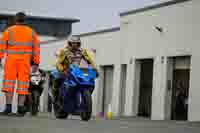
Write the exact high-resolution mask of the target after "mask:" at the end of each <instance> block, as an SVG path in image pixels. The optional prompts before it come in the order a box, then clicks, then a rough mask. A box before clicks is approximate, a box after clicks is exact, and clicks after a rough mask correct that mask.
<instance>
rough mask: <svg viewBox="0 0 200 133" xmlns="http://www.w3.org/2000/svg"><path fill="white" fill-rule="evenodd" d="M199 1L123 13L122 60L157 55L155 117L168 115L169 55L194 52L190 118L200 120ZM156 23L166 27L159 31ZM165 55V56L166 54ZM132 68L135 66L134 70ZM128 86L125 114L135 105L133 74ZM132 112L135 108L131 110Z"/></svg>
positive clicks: (155, 62) (154, 56)
mask: <svg viewBox="0 0 200 133" xmlns="http://www.w3.org/2000/svg"><path fill="white" fill-rule="evenodd" d="M199 7H200V1H198V0H191V1H188V2H183V3H178V4H174V5H170V6H166V7H162V8H157V9H153V10H148V11H145V12H140V13H136V14H130V15H126V16H123V17H121V26H120V28H121V35H122V36H121V41H122V42H124V43H123V47H122V51H121V53H122V54H121V58H122V62H121V63H129V61H130V60H131V58H133V59H138V58H154V86H153V98H152V100H153V101H152V119H164V118H165V115H166V114H165V113H164V112H165V106H164V103H165V99H164V98H165V94H166V78H167V76H166V75H167V72H166V69H167V67H166V66H167V62H166V60H167V58H165V57H167V56H180V55H192V57H191V60H192V64H191V68H192V71H191V79H190V96H189V120H191V121H195V120H200V116H199V115H198V112H200V108H199V106H200V103H199V102H198V101H199V98H198V97H199V93H200V91H199V87H198V86H199V83H198V75H199V74H200V71H199V69H198V68H199V66H200V63H199V61H198V57H199V56H200V54H199V52H198V50H199V48H200V47H199V45H198V44H199V43H200V41H199V39H198V38H199V34H200V26H199V23H200V17H199V15H198V14H199ZM155 26H159V27H162V28H163V33H160V32H158V31H157V30H156V29H155ZM163 57H164V58H163ZM129 67H130V70H129V72H131V73H132V71H134V65H132V64H130V65H129ZM131 69H133V70H132V71H131ZM128 79H129V81H127V88H126V90H129V92H128V93H131V94H129V95H130V96H129V97H130V98H127V102H126V104H127V105H126V107H127V108H129V109H126V110H127V111H126V112H125V115H131V114H132V115H135V114H134V113H131V110H132V109H131V108H132V107H133V106H134V105H132V103H130V101H129V100H131V96H132V95H134V94H133V91H132V89H134V83H133V81H134V80H135V79H134V77H133V76H132V75H129V77H128ZM132 112H133V111H132Z"/></svg>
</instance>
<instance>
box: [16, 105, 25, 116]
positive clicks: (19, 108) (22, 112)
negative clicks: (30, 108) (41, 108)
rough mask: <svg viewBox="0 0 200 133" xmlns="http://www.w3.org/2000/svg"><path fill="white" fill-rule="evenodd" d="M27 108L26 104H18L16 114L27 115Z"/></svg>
mask: <svg viewBox="0 0 200 133" xmlns="http://www.w3.org/2000/svg"><path fill="white" fill-rule="evenodd" d="M26 112H27V110H26V107H25V106H18V108H17V113H16V116H18V117H23V116H25V114H26Z"/></svg>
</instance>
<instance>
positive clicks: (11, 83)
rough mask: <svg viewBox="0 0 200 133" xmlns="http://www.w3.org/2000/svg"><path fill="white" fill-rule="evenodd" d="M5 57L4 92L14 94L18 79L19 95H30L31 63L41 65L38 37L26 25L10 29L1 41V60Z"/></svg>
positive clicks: (4, 33) (5, 32)
mask: <svg viewBox="0 0 200 133" xmlns="http://www.w3.org/2000/svg"><path fill="white" fill-rule="evenodd" d="M4 55H6V60H5V65H4V80H3V89H2V91H3V92H7V93H8V94H9V93H13V92H14V88H15V82H16V79H17V86H18V87H17V93H18V94H22V95H26V94H28V88H29V81H30V79H29V75H30V67H31V63H32V64H36V65H39V63H40V45H39V39H38V35H37V34H36V33H35V32H34V31H33V30H32V29H31V28H29V27H28V26H25V25H14V26H11V27H9V28H8V29H7V30H6V31H4V32H3V34H2V37H1V39H0V58H3V57H4Z"/></svg>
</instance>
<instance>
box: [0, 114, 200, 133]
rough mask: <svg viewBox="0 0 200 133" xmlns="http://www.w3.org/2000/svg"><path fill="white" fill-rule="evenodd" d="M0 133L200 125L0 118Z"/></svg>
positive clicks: (183, 129)
mask: <svg viewBox="0 0 200 133" xmlns="http://www.w3.org/2000/svg"><path fill="white" fill-rule="evenodd" d="M0 133H200V123H198V122H196V123H195V122H194V123H192V122H191V123H189V122H180V121H179V122H178V121H150V120H144V119H135V118H121V119H115V120H95V119H92V120H90V121H88V122H84V121H81V120H80V119H79V118H78V117H76V118H73V119H72V118H70V117H69V119H66V120H57V119H55V118H53V117H47V116H38V117H30V116H26V117H22V118H20V117H13V116H12V117H6V116H0Z"/></svg>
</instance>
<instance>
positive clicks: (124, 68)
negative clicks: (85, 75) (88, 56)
mask: <svg viewBox="0 0 200 133" xmlns="http://www.w3.org/2000/svg"><path fill="white" fill-rule="evenodd" d="M199 10H200V1H199V0H174V1H170V2H165V3H162V4H158V5H153V6H150V7H145V8H142V9H137V10H133V11H128V12H125V13H121V14H120V28H114V29H108V30H103V31H97V32H93V33H86V34H82V35H80V36H81V39H82V41H83V44H84V45H85V46H87V47H92V48H96V50H97V53H96V61H97V64H98V65H99V68H100V71H101V76H100V78H99V79H98V81H97V89H96V92H95V94H94V98H95V105H96V106H94V109H95V110H94V113H97V112H100V111H106V109H107V106H108V104H111V105H112V110H113V113H114V115H115V116H145V117H148V118H151V119H153V120H169V119H177V117H178V116H177V114H176V113H175V107H177V106H176V100H175V99H176V95H177V94H178V92H180V89H179V88H182V90H184V92H186V94H185V95H186V96H185V102H186V103H187V100H188V111H187V110H186V111H185V112H184V111H183V114H181V115H180V116H179V117H181V118H182V119H188V120H189V121H199V120H200V115H199V112H200V102H199V99H200V98H199V96H200V94H199V93H200V91H199V86H200V85H199V83H198V82H199V79H198V75H199V74H200V71H199V68H200V63H199V61H198V60H199V57H200V54H199V53H200V52H199V48H200V47H199V45H198V44H199V43H200V41H199V39H198V38H199V34H200V28H199V27H200V25H199V22H200V17H199V15H198V13H199V12H198V11H199ZM180 82H181V83H180ZM179 84H182V86H181V85H179ZM179 109H181V107H179ZM186 109H187V108H186ZM179 114H180V113H179ZM175 115H176V117H175Z"/></svg>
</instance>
